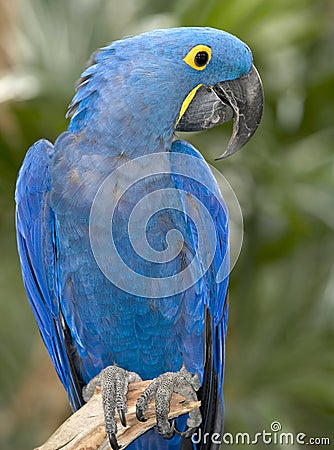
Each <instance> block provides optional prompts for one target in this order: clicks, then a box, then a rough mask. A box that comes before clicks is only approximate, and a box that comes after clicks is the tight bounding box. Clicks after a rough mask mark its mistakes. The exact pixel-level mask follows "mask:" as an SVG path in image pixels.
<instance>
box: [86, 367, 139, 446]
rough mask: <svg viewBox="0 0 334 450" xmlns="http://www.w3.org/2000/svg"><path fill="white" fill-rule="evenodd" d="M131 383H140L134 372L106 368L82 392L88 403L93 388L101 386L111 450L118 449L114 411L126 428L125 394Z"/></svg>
mask: <svg viewBox="0 0 334 450" xmlns="http://www.w3.org/2000/svg"><path fill="white" fill-rule="evenodd" d="M133 381H141V378H140V376H139V375H138V374H136V373H135V372H129V371H127V370H125V369H122V368H121V367H118V366H108V367H106V368H105V369H103V370H102V371H101V372H100V373H99V374H98V375H97V376H96V377H94V378H93V379H92V380H91V381H90V382H89V383H88V384H87V386H85V387H84V389H83V391H82V393H83V397H84V400H85V401H88V400H89V398H90V397H91V396H92V395H93V393H94V390H95V387H96V386H101V392H102V402H103V410H104V420H105V428H106V432H107V435H108V437H109V442H110V445H111V447H112V449H113V450H118V449H119V448H120V447H119V445H118V443H117V439H116V433H117V424H116V418H115V411H116V409H117V412H118V415H119V419H120V422H121V424H122V425H123V427H126V417H125V414H126V412H127V406H126V394H127V392H128V386H129V383H131V382H133Z"/></svg>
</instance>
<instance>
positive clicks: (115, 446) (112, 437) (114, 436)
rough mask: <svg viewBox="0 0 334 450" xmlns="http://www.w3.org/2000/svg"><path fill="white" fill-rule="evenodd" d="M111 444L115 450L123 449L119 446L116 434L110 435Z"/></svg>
mask: <svg viewBox="0 0 334 450" xmlns="http://www.w3.org/2000/svg"><path fill="white" fill-rule="evenodd" d="M108 437H109V443H110V446H111V448H112V449H113V450H119V449H120V448H121V447H120V446H119V445H118V442H117V439H116V435H115V434H114V433H108Z"/></svg>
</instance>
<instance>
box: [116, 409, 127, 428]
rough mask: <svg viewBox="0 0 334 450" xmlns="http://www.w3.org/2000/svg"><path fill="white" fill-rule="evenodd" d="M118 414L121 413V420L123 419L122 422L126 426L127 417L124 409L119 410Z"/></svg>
mask: <svg viewBox="0 0 334 450" xmlns="http://www.w3.org/2000/svg"><path fill="white" fill-rule="evenodd" d="M118 415H119V420H120V421H121V424H122V425H123V427H126V418H125V413H124V411H123V409H119V410H118Z"/></svg>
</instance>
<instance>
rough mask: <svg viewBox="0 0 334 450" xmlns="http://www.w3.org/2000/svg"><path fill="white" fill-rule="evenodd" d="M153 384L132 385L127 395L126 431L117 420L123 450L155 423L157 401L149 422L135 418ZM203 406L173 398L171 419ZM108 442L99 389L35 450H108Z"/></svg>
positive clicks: (151, 408) (180, 397) (150, 412)
mask: <svg viewBox="0 0 334 450" xmlns="http://www.w3.org/2000/svg"><path fill="white" fill-rule="evenodd" d="M148 383H150V380H147V381H141V382H136V383H130V385H129V391H128V395H127V406H128V413H127V415H126V419H127V427H125V428H124V427H123V426H122V425H121V423H120V421H119V419H117V428H118V432H117V441H118V443H119V445H121V446H122V448H125V447H126V446H128V445H129V444H130V443H131V442H133V441H134V440H135V439H136V438H137V437H138V436H140V435H141V434H143V433H145V432H146V431H148V430H149V429H150V428H153V427H154V426H155V424H156V421H155V404H154V401H152V402H151V404H150V405H149V408H148V410H147V411H146V413H145V417H147V419H148V420H147V421H146V422H139V421H138V420H137V418H136V401H137V398H138V397H139V396H140V395H141V394H142V393H143V391H144V389H145V387H146V386H147V385H148ZM199 406H200V402H189V401H187V400H185V399H184V398H183V397H182V396H181V395H179V394H173V397H172V400H171V404H170V413H169V415H168V417H169V418H170V419H172V418H175V417H178V416H181V415H182V414H186V413H189V412H190V411H191V410H193V409H195V408H198V407H199ZM109 449H110V446H109V441H108V438H107V436H106V432H105V429H104V414H103V408H102V395H101V390H100V389H99V388H97V389H96V391H95V393H94V395H93V396H92V398H91V399H90V400H89V402H88V403H86V404H85V405H84V406H83V407H82V408H80V409H79V410H78V411H77V412H76V413H74V414H72V416H70V417H69V418H68V419H67V420H66V421H65V422H64V423H63V424H62V425H61V426H60V427H59V428H58V429H57V430H56V431H55V432H54V433H53V435H52V436H51V437H50V438H49V439H48V440H47V441H46V442H45V444H43V445H41V446H40V447H38V448H37V449H35V450H109Z"/></svg>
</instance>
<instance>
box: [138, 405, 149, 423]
mask: <svg viewBox="0 0 334 450" xmlns="http://www.w3.org/2000/svg"><path fill="white" fill-rule="evenodd" d="M136 417H137V419H138V420H139V422H146V421H147V419H146V417H144V416H143V411H142V410H141V409H140V408H138V407H136Z"/></svg>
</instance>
